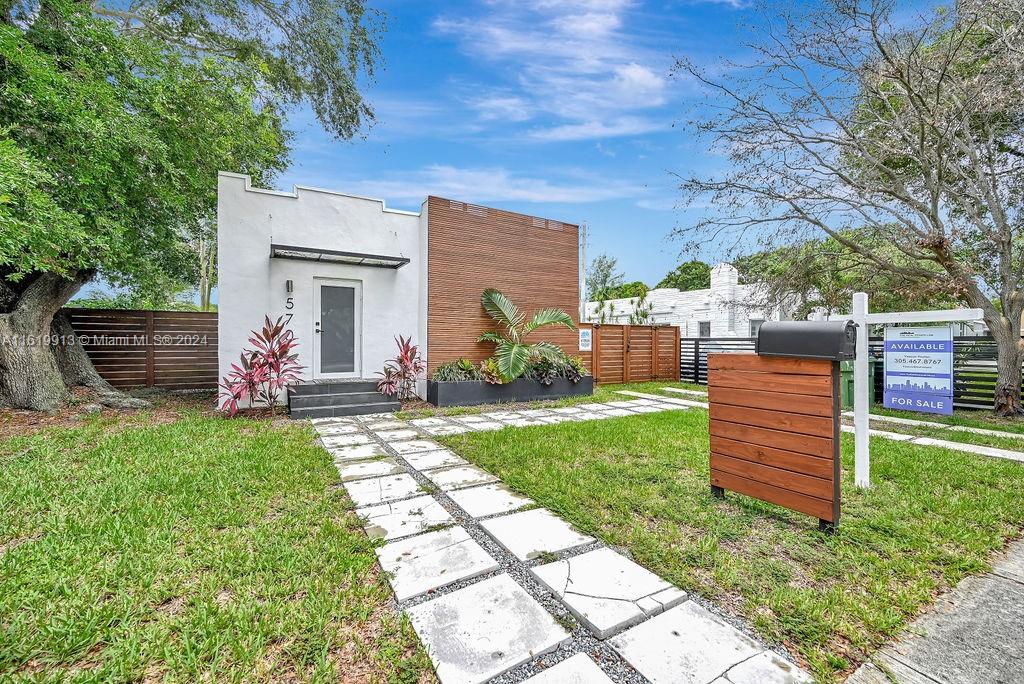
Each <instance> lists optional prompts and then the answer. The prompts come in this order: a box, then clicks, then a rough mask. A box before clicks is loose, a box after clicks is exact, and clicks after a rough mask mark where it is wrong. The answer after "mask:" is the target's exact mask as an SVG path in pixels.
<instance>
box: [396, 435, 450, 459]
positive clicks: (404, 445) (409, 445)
mask: <svg viewBox="0 0 1024 684" xmlns="http://www.w3.org/2000/svg"><path fill="white" fill-rule="evenodd" d="M388 446H389V447H391V448H392V449H394V450H395V453H397V454H400V455H402V456H405V455H406V454H413V453H416V452H417V451H431V450H433V449H442V448H443V447H442V446H441V445H440V444H438V443H437V442H431V441H430V440H427V439H414V440H412V441H409V442H395V443H394V444H388Z"/></svg>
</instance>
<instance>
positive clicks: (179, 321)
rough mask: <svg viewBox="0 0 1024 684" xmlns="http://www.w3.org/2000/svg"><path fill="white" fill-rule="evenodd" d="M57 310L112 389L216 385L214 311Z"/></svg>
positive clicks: (215, 321)
mask: <svg viewBox="0 0 1024 684" xmlns="http://www.w3.org/2000/svg"><path fill="white" fill-rule="evenodd" d="M63 312H64V313H65V314H66V315H67V317H68V320H69V321H70V322H71V327H72V328H73V329H74V331H75V334H76V335H77V336H78V339H79V341H80V342H81V343H82V347H83V348H84V349H85V353H86V354H88V355H89V358H90V359H91V360H92V362H93V365H95V366H96V370H97V372H99V374H100V377H102V378H103V379H104V380H106V381H107V382H109V383H110V384H111V385H113V386H114V387H118V388H122V389H128V388H132V387H160V388H163V389H169V390H195V389H216V388H217V380H218V378H217V314H216V313H209V312H203V311H134V310H124V309H76V308H66V309H64V310H63Z"/></svg>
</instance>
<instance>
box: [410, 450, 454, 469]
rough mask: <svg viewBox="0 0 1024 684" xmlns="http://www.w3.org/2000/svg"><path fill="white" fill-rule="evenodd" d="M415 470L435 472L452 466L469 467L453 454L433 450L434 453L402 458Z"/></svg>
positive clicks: (418, 452)
mask: <svg viewBox="0 0 1024 684" xmlns="http://www.w3.org/2000/svg"><path fill="white" fill-rule="evenodd" d="M402 458H404V459H405V460H406V461H408V462H409V465H411V466H412V467H413V468H415V469H416V470H424V471H426V470H437V469H438V468H450V467H452V466H464V465H469V464H468V463H467V462H466V461H464V460H463V459H462V458H460V457H459V456H457V455H456V454H455V453H454V452H451V451H448V450H447V449H435V450H434V451H417V452H415V453H411V454H406V455H405V456H403V457H402Z"/></svg>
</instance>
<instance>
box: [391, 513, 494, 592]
mask: <svg viewBox="0 0 1024 684" xmlns="http://www.w3.org/2000/svg"><path fill="white" fill-rule="evenodd" d="M377 559H378V560H379V561H380V566H381V567H382V568H384V570H385V571H386V572H388V573H390V575H391V576H390V577H389V578H388V581H389V582H391V588H392V589H393V590H394V592H395V596H396V597H397V598H398V600H399V601H404V600H406V599H409V598H412V597H413V596H419V595H420V594H425V593H426V592H428V591H430V590H431V589H437V588H439V587H443V586H444V585H446V584H451V583H452V582H457V581H459V580H464V579H468V578H470V577H476V576H477V575H483V574H484V573H487V572H490V571H492V570H497V569H498V561H496V560H494V559H493V558H491V557H490V555H488V553H487V552H486V551H484V549H483V547H482V546H480V545H479V544H477V543H476V542H475V541H473V539H472V538H471V537H470V536H469V533H468V532H466V530H464V529H463V528H461V527H451V528H449V529H447V530H438V531H437V532H427V533H426V534H418V535H416V536H415V537H409V538H408V539H402V540H401V541H396V542H391V543H390V544H385V545H384V546H382V547H381V548H379V549H377Z"/></svg>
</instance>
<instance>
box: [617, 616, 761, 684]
mask: <svg viewBox="0 0 1024 684" xmlns="http://www.w3.org/2000/svg"><path fill="white" fill-rule="evenodd" d="M609 643H610V644H611V645H612V648H614V649H615V650H616V651H618V652H619V655H621V656H622V657H623V658H625V659H626V661H627V662H628V663H629V664H630V665H632V666H633V667H635V668H636V669H637V671H638V672H640V674H642V675H643V676H644V677H647V679H649V680H650V681H651V682H652V684H668V683H669V682H671V683H672V684H677V683H683V682H685V683H687V684H707V683H708V682H710V681H712V680H714V679H715V678H716V677H718V676H721V675H723V674H725V673H726V672H727V671H728V670H729V669H730V668H732V667H733V666H735V665H737V664H739V663H741V662H743V661H744V660H746V659H747V658H750V657H752V656H755V655H757V654H758V653H759V652H760V651H761V650H762V649H761V648H759V647H758V645H757V644H756V643H755V642H754V640H753V639H751V638H750V637H748V636H746V635H745V634H743V633H742V632H740V631H739V630H738V629H736V628H735V627H733V626H732V625H730V624H729V623H727V622H726V621H725V620H723V619H722V618H720V617H718V616H717V615H715V614H714V613H711V612H710V611H708V610H706V609H704V608H702V607H700V606H698V605H697V604H696V603H694V602H693V601H686V602H685V603H682V604H680V605H678V606H676V607H675V608H670V609H669V610H666V611H665V612H664V613H662V614H661V615H658V616H656V617H653V618H651V619H650V620H648V621H647V622H644V623H641V624H639V625H637V626H636V627H632V628H630V629H627V630H626V631H625V632H623V633H622V634H619V635H618V636H615V637H612V638H611V639H610V640H609Z"/></svg>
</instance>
